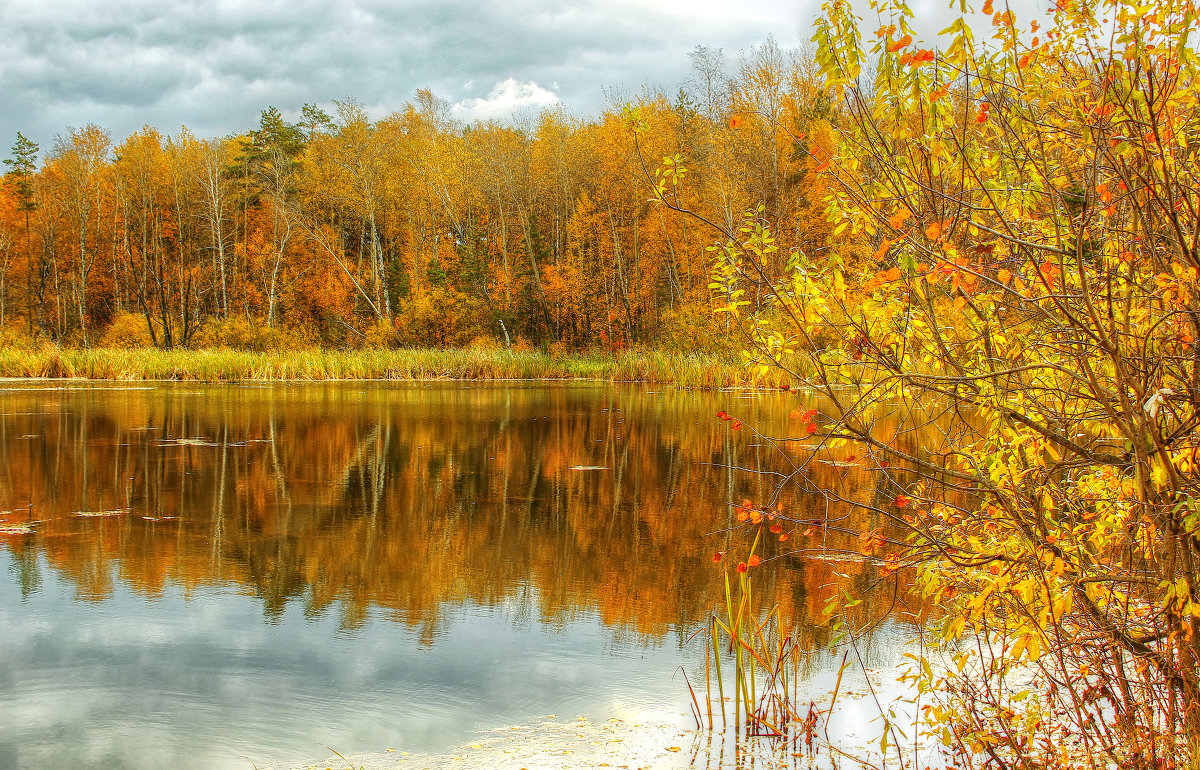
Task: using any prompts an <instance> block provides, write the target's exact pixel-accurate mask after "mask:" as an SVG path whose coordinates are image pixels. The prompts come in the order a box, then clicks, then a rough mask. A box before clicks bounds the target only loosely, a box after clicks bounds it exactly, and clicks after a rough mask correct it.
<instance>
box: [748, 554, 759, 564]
mask: <svg viewBox="0 0 1200 770" xmlns="http://www.w3.org/2000/svg"><path fill="white" fill-rule="evenodd" d="M760 564H762V559H760V558H758V555H757V554H755V555H753V556H751V557H750V558H749V559H748V560H747V561H746V565H747V566H749V567H757V566H758V565H760Z"/></svg>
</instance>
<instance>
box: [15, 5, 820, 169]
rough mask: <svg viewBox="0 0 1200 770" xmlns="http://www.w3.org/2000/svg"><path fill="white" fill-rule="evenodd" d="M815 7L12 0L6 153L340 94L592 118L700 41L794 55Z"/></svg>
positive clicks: (221, 123) (388, 103) (675, 72)
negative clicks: (510, 106)
mask: <svg viewBox="0 0 1200 770" xmlns="http://www.w3.org/2000/svg"><path fill="white" fill-rule="evenodd" d="M816 5H817V0H807V5H806V4H804V3H801V4H797V5H792V4H787V3H779V2H777V0H748V2H743V3H739V4H736V5H734V4H729V3H723V2H712V3H709V4H707V5H706V4H705V3H703V2H701V3H700V4H698V5H696V4H693V3H687V2H682V0H666V1H661V2H648V1H646V0H584V1H583V2H574V3H567V4H563V3H552V2H546V1H545V0H513V1H512V2H490V1H488V0H445V1H432V0H429V1H426V0H404V1H402V2H394V1H393V0H353V1H350V2H347V1H345V0H288V1H287V2H281V1H278V0H271V1H264V2H245V0H188V1H185V2H161V0H105V2H95V1H94V0H9V2H3V1H2V0H0V28H2V29H4V30H5V35H4V36H3V39H0V154H2V155H7V147H8V146H9V145H11V143H12V141H13V140H14V139H15V137H16V132H17V131H21V132H23V133H25V134H26V135H27V136H29V137H30V138H32V139H34V140H35V141H38V142H39V143H41V145H42V148H43V149H44V150H45V149H48V148H49V147H50V146H51V144H52V142H53V137H54V136H55V135H56V134H59V133H62V132H63V131H64V130H65V128H66V127H68V126H82V125H85V124H87V123H96V124H98V125H101V126H103V127H105V128H107V129H109V130H110V131H111V132H112V134H113V137H114V140H116V141H118V142H119V141H121V140H122V139H123V138H124V137H125V136H127V135H128V134H129V133H131V132H133V131H136V130H138V129H139V128H140V127H141V126H142V125H144V124H150V125H153V126H156V127H158V128H159V129H160V130H162V131H164V132H167V133H174V132H175V131H177V130H178V128H179V126H180V125H186V126H187V127H188V128H189V129H191V130H192V131H193V132H195V133H197V134H200V135H202V136H212V135H223V134H228V133H233V132H239V131H243V130H246V129H248V128H251V127H253V126H254V125H255V124H256V123H257V120H258V113H259V111H260V110H262V109H264V108H265V107H266V106H267V105H269V104H274V105H276V106H278V107H279V108H280V109H281V110H283V111H284V113H285V115H293V116H294V115H295V114H296V112H297V111H298V108H299V106H300V105H301V104H302V103H304V102H316V103H320V104H326V105H327V104H328V103H329V101H330V100H331V99H335V98H341V97H344V96H353V97H354V98H356V99H357V100H359V101H360V102H361V103H363V104H366V105H369V106H370V108H371V110H372V113H373V116H374V117H382V116H383V115H384V114H386V113H387V112H389V111H392V110H397V109H400V108H401V107H403V105H404V103H405V102H406V101H408V100H409V99H411V98H412V95H413V93H414V92H415V91H416V89H418V88H422V87H429V88H432V89H433V90H434V92H435V93H436V94H438V95H439V96H441V97H443V98H445V99H448V100H449V101H451V102H464V103H465V104H468V105H469V104H478V105H483V106H485V107H486V106H489V105H493V104H494V97H493V94H494V89H496V88H497V87H498V86H499V85H500V84H503V83H505V82H506V81H512V82H515V83H518V84H531V86H530V87H531V88H536V89H541V90H545V91H552V92H553V93H554V94H555V95H556V96H557V97H558V98H559V99H560V100H561V101H562V102H563V103H564V104H565V105H566V107H567V108H568V109H569V110H571V111H573V112H576V113H579V114H594V113H596V112H598V111H599V110H600V109H601V108H602V107H603V101H604V97H603V90H602V89H603V88H604V87H608V86H619V87H624V88H625V89H628V90H630V91H636V90H637V89H639V88H640V87H641V86H642V85H643V84H646V83H651V82H653V83H660V84H662V85H663V86H664V87H665V88H667V89H670V90H674V88H675V87H677V86H678V85H679V84H680V83H681V82H682V81H683V79H684V78H685V77H686V76H687V68H688V59H687V52H688V51H689V50H691V49H692V48H693V47H694V46H696V45H698V44H704V45H711V46H714V47H722V48H724V49H725V50H726V51H727V52H729V53H736V51H737V50H739V49H742V48H747V47H749V46H751V45H754V44H756V43H759V42H761V41H762V40H764V39H765V38H766V36H767V35H768V34H774V35H775V36H776V37H777V38H778V39H779V40H780V42H781V43H782V44H783V45H788V46H791V45H795V44H797V43H798V42H799V40H800V39H801V37H807V34H808V32H807V29H808V21H807V20H806V19H804V18H803V14H802V11H803V10H804V9H805V8H807V9H808V10H807V15H808V16H811V14H812V12H813V10H815V8H816ZM797 8H799V9H800V10H797ZM466 83H470V87H467V88H464V84H466ZM501 92H503V88H501ZM539 93H540V92H539ZM472 99H474V100H480V101H478V102H470V101H468V100H472ZM460 113H461V109H460ZM488 114H491V113H488Z"/></svg>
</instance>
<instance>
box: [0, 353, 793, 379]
mask: <svg viewBox="0 0 1200 770" xmlns="http://www.w3.org/2000/svg"><path fill="white" fill-rule="evenodd" d="M0 377H18V378H30V377H32V378H58V377H64V378H81V379H93V380H191V381H198V382H245V381H283V380H290V381H315V380H443V379H459V380H607V381H612V382H646V383H657V384H671V385H678V386H681V387H692V388H721V387H761V388H783V387H788V386H789V385H790V384H791V383H790V382H789V381H788V378H787V375H785V374H782V373H781V372H779V371H777V370H771V371H768V372H767V373H765V374H757V373H755V372H751V371H748V370H747V368H746V367H745V366H744V365H743V364H741V363H740V362H737V361H726V360H721V359H717V358H712V357H707V356H703V355H698V354H681V353H664V352H656V351H647V352H641V351H625V352H621V353H616V354H603V353H587V354H578V355H569V356H554V355H549V354H546V353H532V352H530V353H527V352H512V351H507V350H363V351H344V352H331V351H319V350H296V351H281V352H271V353H254V352H246V351H236V350H158V349H154V348H149V349H135V350H109V349H90V350H72V349H64V348H58V347H54V346H42V347H34V348H16V347H0Z"/></svg>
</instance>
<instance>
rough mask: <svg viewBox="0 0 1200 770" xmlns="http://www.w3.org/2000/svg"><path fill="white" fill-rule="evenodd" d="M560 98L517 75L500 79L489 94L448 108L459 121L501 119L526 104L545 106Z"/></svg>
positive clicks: (529, 105) (528, 105)
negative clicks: (521, 79)
mask: <svg viewBox="0 0 1200 770" xmlns="http://www.w3.org/2000/svg"><path fill="white" fill-rule="evenodd" d="M558 101H559V98H558V94H556V93H554V92H553V91H550V90H547V89H545V88H542V87H541V86H539V85H538V84H537V83H535V82H534V81H532V80H527V81H519V80H517V79H516V78H508V79H506V80H502V81H500V82H499V83H497V84H496V85H494V86H492V90H491V91H489V92H488V95H487V96H485V97H482V98H476V99H463V100H462V101H460V102H457V103H456V104H455V105H454V106H453V107H452V108H451V110H452V111H453V113H454V117H456V118H458V119H459V120H468V121H469V120H500V119H503V118H507V117H510V116H512V114H513V113H515V112H517V111H518V110H523V109H526V108H529V107H533V108H539V107H548V106H550V105H552V104H555V103H557V102H558Z"/></svg>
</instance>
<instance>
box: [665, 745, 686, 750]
mask: <svg viewBox="0 0 1200 770" xmlns="http://www.w3.org/2000/svg"><path fill="white" fill-rule="evenodd" d="M667 751H683V749H681V748H679V747H678V746H668V747H667Z"/></svg>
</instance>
